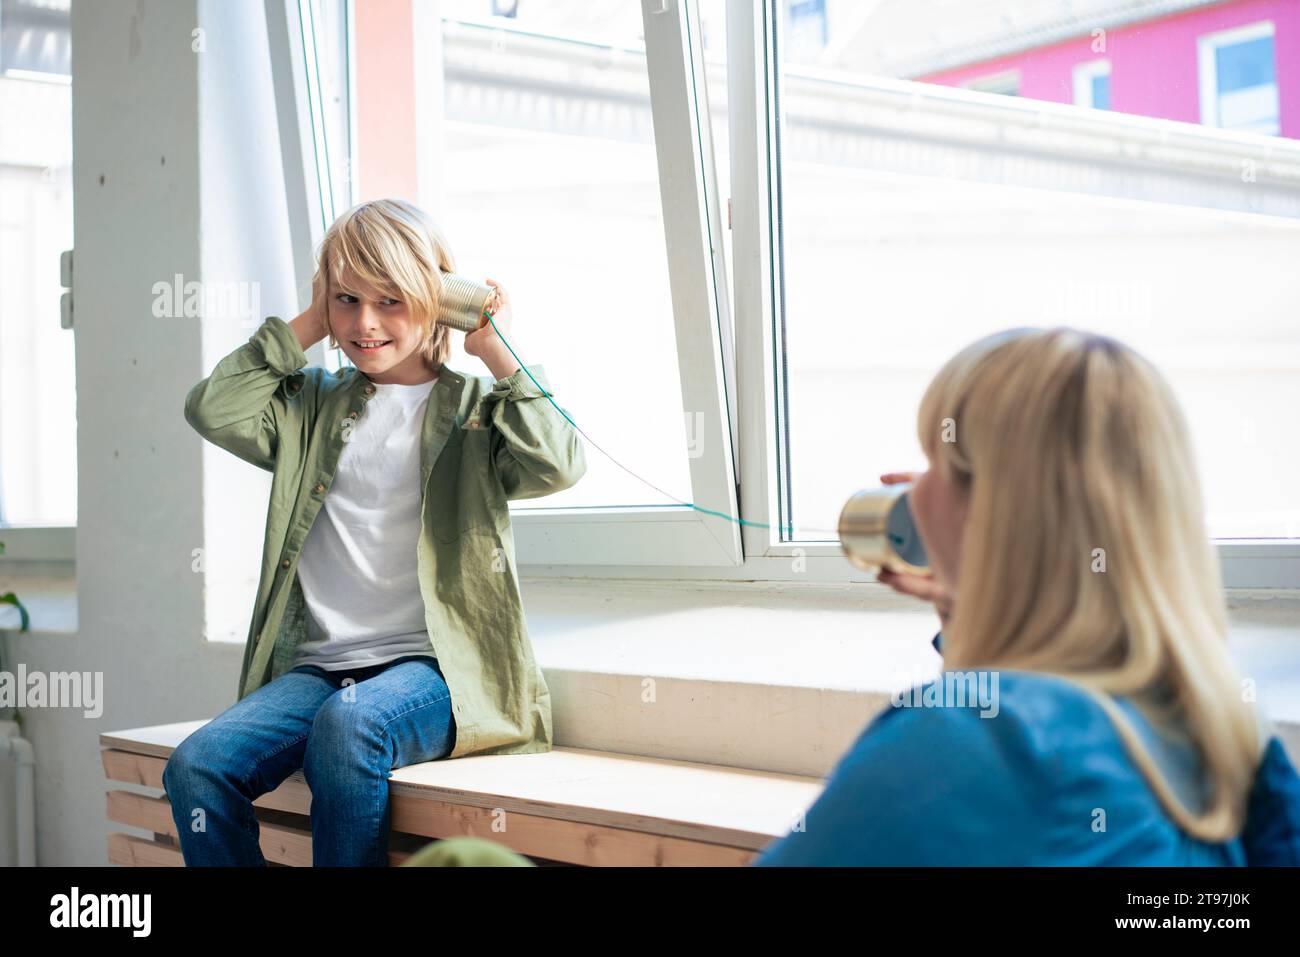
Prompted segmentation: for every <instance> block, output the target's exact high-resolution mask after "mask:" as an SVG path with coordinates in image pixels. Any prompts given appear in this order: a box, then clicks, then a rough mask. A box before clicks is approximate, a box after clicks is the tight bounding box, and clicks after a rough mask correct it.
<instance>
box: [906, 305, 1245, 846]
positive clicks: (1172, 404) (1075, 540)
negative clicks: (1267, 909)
mask: <svg viewBox="0 0 1300 957" xmlns="http://www.w3.org/2000/svg"><path fill="white" fill-rule="evenodd" d="M917 424H918V431H919V437H920V440H921V445H922V447H923V448H924V449H925V452H926V455H927V456H928V457H929V458H930V461H931V462H932V463H933V467H934V468H937V469H943V470H945V471H947V473H948V474H949V475H950V476H951V477H952V478H953V479H954V481H956V482H957V483H958V484H959V485H961V486H964V487H965V488H966V489H967V490H968V491H969V496H970V497H969V505H968V508H969V511H968V514H967V522H966V528H965V534H964V537H963V545H962V566H961V574H960V577H959V580H958V583H957V594H956V596H955V600H954V603H953V611H952V616H951V618H950V619H949V621H948V623H947V625H946V626H945V627H944V629H943V639H944V642H943V644H944V647H943V654H944V667H945V668H952V669H966V668H981V667H982V668H1007V669H1016V670H1024V671H1033V672H1044V673H1051V674H1055V675H1058V676H1060V677H1063V678H1066V679H1067V680H1071V681H1073V682H1074V683H1076V684H1078V685H1080V686H1082V687H1083V688H1084V689H1086V690H1087V691H1089V692H1090V693H1091V694H1092V695H1093V696H1094V698H1095V699H1096V700H1097V701H1098V703H1099V704H1101V706H1102V707H1103V708H1104V709H1105V710H1106V712H1107V713H1108V714H1109V715H1110V718H1111V720H1112V721H1113V723H1114V724H1115V725H1116V728H1117V730H1118V732H1119V734H1120V736H1121V738H1122V739H1123V740H1124V741H1125V743H1126V744H1127V746H1128V749H1129V752H1130V753H1131V754H1132V756H1133V759H1134V761H1135V762H1136V764H1137V766H1138V768H1139V769H1140V770H1141V772H1142V774H1143V776H1144V777H1145V778H1146V779H1147V781H1148V782H1149V784H1150V786H1151V788H1152V790H1153V791H1154V792H1155V794H1156V795H1157V797H1158V798H1159V800H1160V802H1161V803H1162V804H1163V805H1164V807H1165V809H1166V810H1167V811H1168V812H1169V814H1170V815H1171V817H1172V818H1173V819H1174V820H1175V821H1176V822H1177V823H1178V824H1179V825H1180V826H1181V827H1182V828H1183V829H1184V830H1185V831H1187V832H1188V833H1189V834H1191V835H1193V836H1195V837H1197V838H1200V839H1201V840H1204V841H1210V842H1219V841H1225V840H1228V839H1230V838H1232V837H1234V836H1236V835H1237V834H1238V833H1239V831H1240V830H1241V828H1242V825H1243V823H1244V819H1245V814H1246V806H1247V800H1248V796H1249V793H1250V788H1251V784H1252V781H1253V778H1254V775H1255V770H1256V768H1257V766H1258V763H1259V759H1260V753H1261V734H1260V732H1261V728H1260V725H1259V724H1258V723H1257V722H1258V718H1257V716H1256V714H1255V712H1254V709H1253V708H1252V707H1251V706H1250V705H1249V704H1248V703H1247V702H1246V701H1245V700H1244V695H1243V689H1242V685H1241V681H1240V677H1239V675H1238V673H1237V670H1236V668H1235V667H1234V665H1233V662H1232V660H1231V658H1230V657H1229V655H1228V647H1227V614H1226V608H1225V596H1224V593H1223V585H1222V582H1221V580H1220V573H1219V563H1218V558H1217V556H1216V555H1215V552H1214V547H1213V545H1212V544H1211V542H1210V538H1209V535H1208V533H1207V529H1206V525H1205V513H1204V504H1203V502H1202V497H1201V489H1200V483H1199V481H1198V480H1197V468H1196V461H1195V456H1194V454H1193V448H1192V442H1191V437H1190V435H1189V432H1188V428H1187V424H1186V422H1185V421H1184V418H1183V414H1182V411H1181V409H1180V408H1179V406H1178V402H1177V401H1176V399H1175V396H1174V393H1173V390H1172V389H1171V388H1170V387H1169V384H1168V383H1167V382H1166V381H1165V379H1164V377H1163V376H1162V375H1161V374H1160V373H1159V372H1158V371H1157V369H1156V368H1155V367H1154V366H1153V365H1152V364H1151V363H1150V362H1148V361H1147V360H1146V359H1144V358H1143V357H1141V356H1140V355H1138V354H1137V353H1136V352H1134V351H1133V350H1132V349H1130V348H1128V347H1127V346H1125V345H1123V344H1122V343H1119V342H1117V341H1115V340H1114V339H1110V338H1107V337H1104V336H1098V335H1091V334H1088V333H1085V332H1080V331H1077V330H1074V329H1068V328H1055V329H1012V330H1008V331H1006V332H1002V333H998V334H995V335H992V336H988V337H986V338H984V339H981V340H979V341H977V342H975V343H973V344H972V345H970V346H968V347H967V348H965V349H964V350H962V351H961V352H960V353H958V354H957V355H956V356H954V357H953V358H952V359H950V360H949V361H948V362H947V364H946V365H944V367H943V368H942V369H941V370H940V371H939V373H938V375H937V376H935V378H934V381H933V382H932V383H931V384H930V386H929V388H928V390H927V391H926V393H925V396H924V398H923V399H922V401H921V408H920V414H919V416H918V423H917ZM1125 695H1132V696H1134V698H1135V700H1136V702H1137V703H1139V704H1143V705H1145V706H1147V708H1148V709H1149V711H1150V712H1152V713H1153V717H1157V718H1164V719H1167V720H1166V721H1163V722H1161V723H1164V724H1166V725H1167V726H1168V727H1171V728H1177V729H1181V731H1182V732H1183V733H1184V734H1186V735H1187V736H1188V737H1189V738H1190V739H1191V742H1192V743H1194V745H1195V747H1196V749H1197V750H1198V752H1199V754H1200V757H1201V759H1202V761H1203V765H1202V770H1203V774H1204V781H1205V784H1206V785H1207V787H1206V793H1205V795H1204V797H1205V803H1204V805H1203V806H1202V807H1198V808H1188V807H1184V806H1183V804H1182V803H1181V802H1180V801H1179V800H1178V799H1177V798H1176V797H1175V795H1174V792H1173V789H1172V788H1171V786H1170V784H1169V783H1168V782H1167V781H1166V779H1165V777H1164V775H1163V774H1162V773H1161V771H1160V769H1159V768H1158V766H1157V765H1156V763H1155V761H1154V760H1153V759H1152V757H1151V755H1150V753H1149V752H1148V750H1147V748H1146V747H1145V746H1144V744H1143V743H1142V741H1141V740H1140V738H1139V736H1138V734H1137V733H1136V729H1135V728H1134V727H1133V726H1132V724H1131V723H1130V722H1129V721H1128V720H1127V718H1126V717H1125V716H1124V715H1123V714H1122V712H1121V711H1120V710H1119V709H1118V708H1117V707H1116V705H1115V703H1114V701H1113V700H1112V696H1125Z"/></svg>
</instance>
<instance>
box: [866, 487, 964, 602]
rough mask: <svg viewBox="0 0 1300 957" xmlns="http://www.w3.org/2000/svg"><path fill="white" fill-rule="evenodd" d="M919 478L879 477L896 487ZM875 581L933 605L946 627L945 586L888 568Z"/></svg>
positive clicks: (949, 597)
mask: <svg viewBox="0 0 1300 957" xmlns="http://www.w3.org/2000/svg"><path fill="white" fill-rule="evenodd" d="M920 477H921V476H920V473H919V472H886V473H885V474H884V475H882V476H880V481H881V482H882V483H883V484H885V485H898V484H900V483H903V482H913V483H914V482H916V480H917V479H918V478H920ZM876 581H878V582H881V583H882V584H885V585H888V586H889V587H890V588H892V589H894V591H896V592H901V593H902V594H904V595H911V596H912V597H913V598H919V599H921V600H922V601H928V602H931V603H933V604H934V609H935V611H936V612H938V614H939V623H940V626H941V627H946V626H947V624H948V618H949V617H950V616H951V615H952V600H953V596H952V593H951V592H950V591H949V590H948V588H947V586H945V585H941V584H940V583H939V582H937V581H936V580H935V579H934V578H932V577H930V576H929V575H916V574H912V573H909V572H895V571H891V570H889V569H888V568H882V569H880V571H879V572H878V573H877V574H876Z"/></svg>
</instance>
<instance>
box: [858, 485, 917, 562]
mask: <svg viewBox="0 0 1300 957" xmlns="http://www.w3.org/2000/svg"><path fill="white" fill-rule="evenodd" d="M911 488H912V486H911V484H910V483H900V484H898V485H886V486H884V487H882V488H866V489H862V490H861V491H859V492H855V493H854V494H853V497H852V498H850V499H849V500H848V501H847V502H846V503H845V504H844V508H843V509H842V510H841V511H840V520H839V535H840V547H841V548H843V549H844V554H845V555H846V556H847V557H848V559H849V561H850V562H851V563H852V564H854V565H856V566H857V567H858V568H861V569H864V570H867V571H873V570H875V569H878V568H888V569H889V570H890V571H895V572H903V573H910V574H913V575H929V574H930V568H929V564H930V560H929V558H928V557H927V556H926V554H925V545H924V544H923V543H922V541H921V534H920V532H918V531H917V528H916V523H915V522H914V521H913V520H912V509H911V506H910V505H909V503H908V497H907V493H908V492H910V491H911Z"/></svg>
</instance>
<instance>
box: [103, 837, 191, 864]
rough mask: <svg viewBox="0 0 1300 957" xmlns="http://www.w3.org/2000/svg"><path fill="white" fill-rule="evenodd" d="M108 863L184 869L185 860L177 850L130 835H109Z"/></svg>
mask: <svg viewBox="0 0 1300 957" xmlns="http://www.w3.org/2000/svg"><path fill="white" fill-rule="evenodd" d="M108 863H110V864H118V865H121V866H122V867H184V866H185V859H184V858H183V857H181V852H180V851H179V850H178V849H177V848H174V847H166V846H164V845H162V844H158V843H156V842H155V841H151V840H149V839H147V838H143V837H135V836H133V835H131V834H110V835H108Z"/></svg>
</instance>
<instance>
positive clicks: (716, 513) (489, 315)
mask: <svg viewBox="0 0 1300 957" xmlns="http://www.w3.org/2000/svg"><path fill="white" fill-rule="evenodd" d="M483 316H484V317H485V318H486V319H487V321H488V322H490V323H492V328H493V329H494V330H496V334H497V337H498V338H500V340H501V342H502V343H503V344H504V345H505V347H506V348H507V349H509V350H510V354H511V355H512V356H514V357H515V361H516V362H518V363H519V368H521V369H523V370H524V373H525V374H526V375H527V376H528V378H530V379H532V380H533V385H535V386H537V388H538V389H539V390H540V391H541V393H542V395H544V396H546V398H547V399H548V400H549V401H550V403H551V405H553V406H555V408H556V410H557V411H558V412H559V413H560V415H562V416H564V419H565V421H566V422H568V423H569V424H570V425H571V426H573V427H574V428H575V429H577V430H578V433H579V434H580V435H582V437H583V438H585V439H586V440H587V441H588V442H590V443H591V444H592V445H594V446H595V447H596V448H597V449H600V453H601V454H602V455H604V456H605V458H607V459H609V460H610V461H611V462H613V463H614V464H615V465H617V466H618V467H619V468H621V469H622V470H623V471H624V472H626V473H627V474H628V475H630V476H632V477H633V478H634V479H636V480H637V481H639V482H643V483H645V484H646V485H648V486H650V487H651V488H652V489H654V490H655V491H656V492H658V493H659V494H660V495H662V496H664V497H665V498H670V499H672V500H673V501H674V502H676V503H677V504H678V505H685V506H686V507H688V508H692V509H694V510H695V511H697V512H700V513H702V514H704V515H714V516H717V517H718V518H725V519H726V520H727V521H729V522H735V523H736V524H737V525H750V526H753V527H754V528H772V527H773V526H771V525H769V524H768V523H767V522H751V521H750V520H749V519H745V518H739V517H737V516H734V515H728V514H727V513H726V512H719V511H716V510H714V509H711V508H704V507H703V506H700V505H696V504H695V503H693V502H683V501H682V500H681V499H679V498H677V497H676V496H675V495H670V494H669V493H668V492H665V491H664V490H663V489H661V488H660V487H659V486H657V485H655V484H654V483H653V482H650V481H648V480H646V479H644V478H642V477H641V476H640V475H637V474H636V473H635V472H633V471H632V470H631V469H630V468H628V467H627V466H625V465H624V464H623V463H622V462H620V461H619V460H618V459H616V458H614V456H612V455H610V454H609V453H608V452H606V451H605V450H604V449H602V448H600V446H599V445H598V444H597V443H596V442H595V441H593V440H592V438H591V436H589V435H587V433H586V432H583V431H582V429H581V428H580V427H579V426H578V423H577V422H574V421H573V419H571V418H569V414H568V413H567V412H565V411H564V410H563V409H561V408H560V406H559V405H558V404H557V403H556V401H555V400H554V399H553V398H551V394H550V393H549V392H547V391H546V390H545V389H544V388H542V384H541V383H540V382H538V381H537V380H536V379H535V378H533V374H532V373H531V372H529V371H528V367H527V366H526V365H524V360H523V359H520V358H519V355H518V353H516V352H515V350H514V348H513V347H512V346H511V345H510V343H509V342H507V341H506V337H505V336H503V335H501V330H500V329H497V324H496V321H495V320H494V319H493V318H492V313H490V312H488V311H487V310H486V309H484V310H483ZM785 531H786V533H787V535H788V537H790V538H793V537H794V526H793V525H787V526H785ZM809 531H814V532H829V531H831V529H826V528H815V529H809ZM835 537H836V538H837V539H838V538H839V532H838V531H836V532H835Z"/></svg>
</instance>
